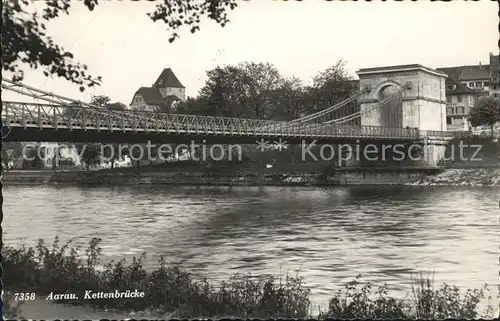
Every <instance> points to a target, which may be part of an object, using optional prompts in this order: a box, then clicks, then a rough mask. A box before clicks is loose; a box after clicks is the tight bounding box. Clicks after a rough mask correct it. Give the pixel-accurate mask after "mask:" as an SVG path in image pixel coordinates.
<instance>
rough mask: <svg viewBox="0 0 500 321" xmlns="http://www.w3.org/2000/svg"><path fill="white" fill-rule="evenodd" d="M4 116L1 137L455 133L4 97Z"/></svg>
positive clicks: (405, 137) (401, 136) (406, 137)
mask: <svg viewBox="0 0 500 321" xmlns="http://www.w3.org/2000/svg"><path fill="white" fill-rule="evenodd" d="M2 121H3V124H4V125H3V126H4V127H7V128H9V129H8V131H10V133H9V135H8V136H7V137H5V140H17V141H22V140H43V141H75V142H77V141H102V142H106V141H110V142H112V141H115V142H121V141H128V142H131V141H138V140H140V141H143V140H144V139H146V138H151V137H153V138H154V137H158V135H160V136H162V139H164V138H166V137H172V136H182V137H184V138H189V139H197V140H201V139H211V138H218V139H219V140H222V141H224V140H226V141H241V142H243V141H245V142H249V141H252V142H253V143H254V142H255V140H256V139H259V138H269V139H280V138H282V139H288V140H300V139H306V140H313V139H317V140H321V141H338V140H357V139H363V140H401V141H411V140H418V139H421V138H422V137H427V136H431V137H436V138H446V139H449V138H452V137H455V136H456V135H455V134H453V133H450V132H430V131H426V132H423V131H419V130H418V129H405V128H387V127H377V126H355V125H338V124H337V125H336V124H325V123H297V122H295V123H293V122H287V121H274V120H261V119H242V118H230V117H212V116H196V115H183V114H164V113H154V112H137V111H129V110H127V111H111V110H105V109H98V108H95V109H91V108H84V107H69V106H57V105H47V104H33V103H20V102H3V110H2ZM3 134H4V135H5V134H6V133H5V130H4V133H3ZM422 134H424V136H423V135H422ZM86 137H87V138H86ZM87 139H88V140H87ZM148 140H150V139H148ZM157 140H158V139H157Z"/></svg>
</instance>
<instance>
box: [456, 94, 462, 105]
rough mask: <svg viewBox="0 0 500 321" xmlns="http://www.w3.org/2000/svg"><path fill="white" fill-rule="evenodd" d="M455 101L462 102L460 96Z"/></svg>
mask: <svg viewBox="0 0 500 321" xmlns="http://www.w3.org/2000/svg"><path fill="white" fill-rule="evenodd" d="M457 101H458V102H459V103H461V102H462V95H458V96H457Z"/></svg>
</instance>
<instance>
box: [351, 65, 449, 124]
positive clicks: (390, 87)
mask: <svg viewBox="0 0 500 321" xmlns="http://www.w3.org/2000/svg"><path fill="white" fill-rule="evenodd" d="M356 73H357V74H358V76H359V86H360V89H361V90H362V89H364V88H366V87H368V88H369V89H370V91H369V93H367V94H364V95H363V96H362V97H361V98H360V100H359V102H360V103H361V107H360V108H361V114H362V116H361V125H362V126H383V127H393V128H406V127H411V128H419V129H420V130H439V131H446V86H445V79H446V77H447V76H446V74H444V73H442V72H439V71H437V70H434V69H431V68H427V67H424V66H422V65H419V64H413V65H400V66H391V67H377V68H365V69H360V70H359V71H357V72H356ZM384 100H386V101H387V103H385V104H383V106H382V107H381V108H374V107H375V106H376V105H377V104H379V103H380V102H383V101H384Z"/></svg>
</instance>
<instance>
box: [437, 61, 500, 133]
mask: <svg viewBox="0 0 500 321" xmlns="http://www.w3.org/2000/svg"><path fill="white" fill-rule="evenodd" d="M498 60H499V56H495V55H493V54H492V53H490V64H489V65H483V64H481V63H479V64H478V65H469V66H458V67H446V68H437V70H439V71H442V72H444V73H445V74H447V75H448V78H447V79H446V100H447V104H446V119H447V124H448V130H452V131H462V130H469V123H468V115H469V114H470V111H471V108H474V104H475V103H476V101H477V100H478V99H479V97H481V96H483V95H491V96H494V97H500V88H499V74H498V72H499V62H498Z"/></svg>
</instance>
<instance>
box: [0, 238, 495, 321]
mask: <svg viewBox="0 0 500 321" xmlns="http://www.w3.org/2000/svg"><path fill="white" fill-rule="evenodd" d="M100 242H101V239H99V238H94V239H92V240H91V241H90V243H89V246H88V248H87V250H86V260H85V261H83V260H82V259H79V256H78V253H79V248H74V247H70V245H71V244H70V242H68V243H66V244H65V245H64V246H59V239H58V238H57V237H56V239H55V241H54V243H53V244H52V246H51V248H49V247H47V246H46V245H45V243H44V242H43V240H39V242H38V245H37V246H36V250H35V249H33V248H26V247H24V246H21V247H20V248H19V249H15V248H12V247H4V248H3V249H2V254H3V262H2V264H3V267H4V272H5V274H4V275H5V277H4V279H3V281H4V285H5V287H6V288H8V289H9V290H11V291H23V292H35V293H37V294H38V295H48V294H49V293H50V292H54V293H75V294H76V295H77V296H78V297H79V299H78V300H58V301H59V302H65V303H71V304H80V305H83V304H85V305H92V306H94V307H96V308H106V309H113V310H120V311H147V312H149V313H151V314H152V315H155V316H159V315H160V314H162V315H163V316H166V317H168V318H179V319H180V318H221V317H235V318H311V317H312V316H311V313H310V307H311V301H310V295H311V291H310V290H309V289H308V288H306V287H305V286H304V284H303V282H302V278H300V277H298V276H295V277H293V276H290V275H285V276H279V277H277V278H275V277H270V278H254V277H252V276H251V275H240V274H236V275H234V276H233V277H231V278H230V279H229V280H228V281H225V282H222V283H221V285H220V286H214V285H213V284H210V282H208V280H206V279H204V280H201V281H196V280H195V279H194V278H193V277H192V275H191V274H190V273H189V272H187V271H186V270H185V269H184V268H183V267H182V265H181V264H167V263H166V262H165V260H164V259H163V258H161V259H160V266H159V268H157V269H156V270H154V271H151V272H148V271H146V270H145V269H144V268H143V261H144V259H145V257H146V255H145V254H143V255H141V256H140V257H139V258H134V259H133V260H132V262H131V263H130V264H127V262H126V261H125V260H121V261H119V262H110V263H109V264H107V265H106V266H105V267H104V269H97V265H98V263H99V257H100V255H101V248H100V246H99V244H100ZM411 280H412V284H411V288H412V291H411V294H410V296H409V298H404V299H396V298H394V297H391V296H389V295H388V293H387V286H386V285H384V286H382V287H379V288H378V289H377V290H375V291H373V293H372V286H371V284H370V283H366V284H363V285H362V284H361V282H360V276H358V277H356V278H355V279H354V280H353V281H351V282H349V283H348V284H346V286H345V289H343V290H339V291H338V292H337V293H335V294H334V296H333V298H332V299H331V300H330V303H329V306H328V310H327V311H324V312H321V311H320V313H319V316H318V317H319V318H320V319H325V318H335V319H339V318H340V319H350V318H357V319H379V318H383V319H390V318H391V319H392V318H398V319H408V318H411V319H415V318H416V319H446V318H454V319H471V318H478V317H489V316H491V313H492V312H493V308H492V307H491V305H488V309H487V311H486V312H485V313H484V314H482V315H479V312H478V309H479V304H480V302H481V301H482V300H483V299H484V297H485V290H487V288H485V289H484V290H468V291H467V292H465V294H464V295H462V293H461V292H460V291H459V289H458V288H457V287H454V286H449V285H447V284H443V285H442V286H441V287H440V288H438V289H434V280H433V278H431V277H429V276H427V277H424V276H423V274H418V275H416V276H414V277H412V279H411ZM134 289H137V290H138V291H140V292H144V293H145V297H144V298H120V299H94V300H84V299H83V298H84V291H85V290H92V291H93V292H105V293H109V292H114V291H115V290H118V291H120V292H123V291H126V290H131V291H133V290H134ZM5 302H7V303H5ZM9 302H10V301H8V300H7V301H4V304H5V305H4V310H5V311H7V312H8V313H10V314H9V316H10V315H12V316H15V315H16V313H17V312H16V311H15V309H14V307H13V306H10V305H9V304H11V303H9ZM495 310H496V309H495Z"/></svg>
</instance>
